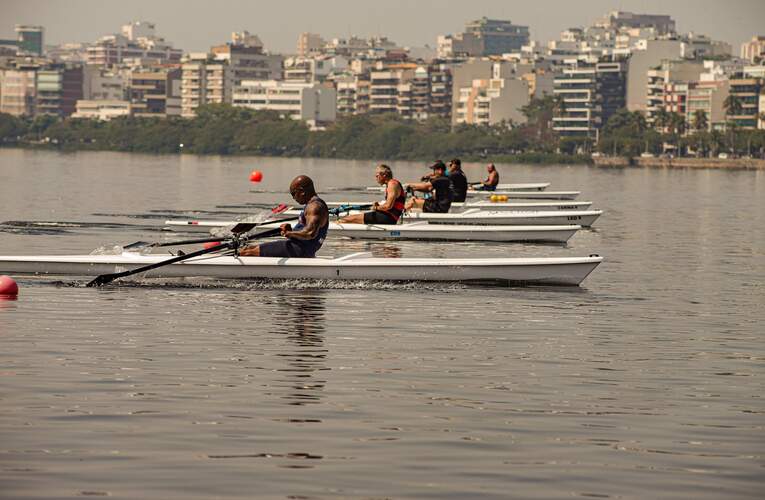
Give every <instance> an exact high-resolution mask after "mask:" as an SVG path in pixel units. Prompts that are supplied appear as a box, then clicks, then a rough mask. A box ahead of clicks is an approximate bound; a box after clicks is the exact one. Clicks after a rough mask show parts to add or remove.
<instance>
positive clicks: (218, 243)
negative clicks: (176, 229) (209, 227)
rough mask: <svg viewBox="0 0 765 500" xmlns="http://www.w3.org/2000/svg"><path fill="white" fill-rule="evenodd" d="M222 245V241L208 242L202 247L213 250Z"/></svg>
mask: <svg viewBox="0 0 765 500" xmlns="http://www.w3.org/2000/svg"><path fill="white" fill-rule="evenodd" d="M218 245H220V241H208V242H207V243H205V244H204V245H202V246H203V247H204V248H205V249H208V248H212V247H214V246H218Z"/></svg>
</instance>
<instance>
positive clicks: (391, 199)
mask: <svg viewBox="0 0 765 500" xmlns="http://www.w3.org/2000/svg"><path fill="white" fill-rule="evenodd" d="M388 187H390V184H388ZM399 196H401V185H400V184H399V183H398V182H397V183H395V188H394V189H388V196H387V197H386V198H385V203H383V204H378V205H377V209H381V210H390V209H392V208H393V204H394V203H396V198H398V197H399Z"/></svg>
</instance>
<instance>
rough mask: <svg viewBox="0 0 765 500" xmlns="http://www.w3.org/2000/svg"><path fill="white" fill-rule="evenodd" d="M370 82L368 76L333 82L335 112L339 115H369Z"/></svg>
mask: <svg viewBox="0 0 765 500" xmlns="http://www.w3.org/2000/svg"><path fill="white" fill-rule="evenodd" d="M370 83H371V82H370V81H369V76H368V75H357V76H354V77H346V78H343V79H340V80H337V81H336V82H335V88H336V91H337V112H338V113H339V114H341V115H362V114H365V113H369V102H370V95H369V92H370Z"/></svg>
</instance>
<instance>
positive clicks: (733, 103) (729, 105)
mask: <svg viewBox="0 0 765 500" xmlns="http://www.w3.org/2000/svg"><path fill="white" fill-rule="evenodd" d="M723 107H724V108H725V114H727V115H728V116H736V115H740V114H741V112H742V111H743V110H744V106H743V104H742V103H741V98H740V97H739V96H737V95H736V94H728V97H726V98H725V101H723Z"/></svg>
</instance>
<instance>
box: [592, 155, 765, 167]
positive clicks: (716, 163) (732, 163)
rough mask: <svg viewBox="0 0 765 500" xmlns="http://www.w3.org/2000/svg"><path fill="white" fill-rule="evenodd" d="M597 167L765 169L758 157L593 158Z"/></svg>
mask: <svg viewBox="0 0 765 500" xmlns="http://www.w3.org/2000/svg"><path fill="white" fill-rule="evenodd" d="M592 161H593V164H594V165H595V166H597V167H643V168H691V169H730V170H765V160H762V159H758V158H727V159H723V158H624V157H600V158H593V159H592Z"/></svg>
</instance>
